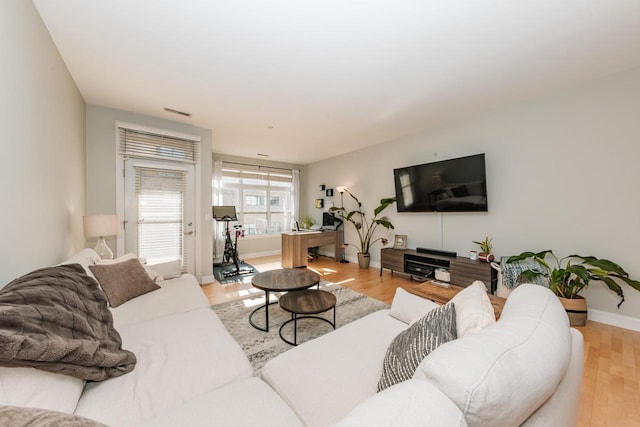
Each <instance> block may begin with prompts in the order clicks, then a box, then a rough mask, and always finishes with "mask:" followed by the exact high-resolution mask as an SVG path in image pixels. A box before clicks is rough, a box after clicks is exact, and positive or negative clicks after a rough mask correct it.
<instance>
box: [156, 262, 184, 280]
mask: <svg viewBox="0 0 640 427" xmlns="http://www.w3.org/2000/svg"><path fill="white" fill-rule="evenodd" d="M147 267H149V269H150V270H153V271H155V272H156V273H158V274H159V275H161V276H162V277H163V279H161V280H169V279H173V278H176V277H180V276H181V275H182V262H181V261H180V260H179V259H176V260H173V261H167V262H161V263H158V264H153V265H149V266H147Z"/></svg>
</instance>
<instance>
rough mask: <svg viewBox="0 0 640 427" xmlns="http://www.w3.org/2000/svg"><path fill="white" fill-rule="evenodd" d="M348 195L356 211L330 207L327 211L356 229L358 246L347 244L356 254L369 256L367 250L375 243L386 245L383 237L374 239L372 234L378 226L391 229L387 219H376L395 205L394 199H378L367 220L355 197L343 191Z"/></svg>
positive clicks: (347, 191)
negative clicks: (352, 247)
mask: <svg viewBox="0 0 640 427" xmlns="http://www.w3.org/2000/svg"><path fill="white" fill-rule="evenodd" d="M344 191H345V192H346V193H348V194H349V195H350V196H351V198H352V199H353V200H354V201H355V202H356V205H357V209H355V210H352V211H348V212H347V210H346V209H345V208H344V207H332V208H330V209H329V210H330V211H331V212H335V213H337V214H338V216H340V218H342V219H343V220H345V221H348V222H350V223H351V224H353V226H354V227H355V229H356V232H357V233H358V238H359V240H360V243H359V245H354V244H353V243H349V244H350V245H351V246H354V247H355V248H357V249H358V252H359V253H361V254H363V255H369V250H370V249H371V246H372V245H373V244H374V243H376V242H377V241H382V243H383V244H386V242H387V239H385V238H384V237H378V238H375V236H374V234H375V231H376V228H378V226H383V227H384V228H386V229H393V228H394V227H393V224H391V222H390V221H389V218H387V217H386V216H383V217H380V218H378V215H380V213H381V212H382V211H383V210H385V209H386V208H387V207H388V206H390V205H392V204H394V203H395V201H396V198H395V197H387V198H384V199H380V206H378V207H377V208H375V210H374V211H373V217H372V218H371V219H367V216H366V215H365V213H364V212H363V210H362V203H361V202H360V200H358V198H357V197H356V196H354V195H353V194H352V193H351V192H350V191H349V190H347V189H345V190H344Z"/></svg>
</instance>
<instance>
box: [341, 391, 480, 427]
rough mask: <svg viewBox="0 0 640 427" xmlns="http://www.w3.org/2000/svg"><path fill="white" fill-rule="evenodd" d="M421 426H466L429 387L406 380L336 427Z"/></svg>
mask: <svg viewBox="0 0 640 427" xmlns="http://www.w3.org/2000/svg"><path fill="white" fill-rule="evenodd" d="M427 420H428V422H427ZM422 425H429V427H453V426H466V425H467V424H466V422H465V420H464V417H463V415H462V412H460V409H458V407H457V406H456V405H455V404H454V403H453V402H451V401H450V400H449V399H448V398H447V396H445V395H444V394H443V393H442V392H441V391H440V390H438V389H437V388H435V387H434V386H433V384H430V383H428V382H426V381H420V380H408V381H405V382H402V383H400V384H396V385H394V386H392V387H389V388H388V389H386V390H384V391H382V392H380V393H378V394H376V395H375V396H372V397H370V398H369V399H367V400H365V401H364V402H362V403H361V404H359V405H358V406H356V407H355V408H354V409H353V410H352V411H351V412H350V413H349V414H348V415H347V416H346V417H345V418H343V419H342V420H341V421H340V422H338V423H337V424H336V427H351V426H361V427H364V426H422Z"/></svg>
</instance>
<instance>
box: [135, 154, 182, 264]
mask: <svg viewBox="0 0 640 427" xmlns="http://www.w3.org/2000/svg"><path fill="white" fill-rule="evenodd" d="M134 168H135V172H136V178H135V194H136V199H137V201H136V206H137V210H138V212H137V218H138V220H137V224H136V229H137V233H136V234H137V239H136V240H137V253H138V255H139V256H141V257H144V258H146V259H147V263H148V264H156V263H160V262H166V261H172V260H175V259H180V260H182V270H183V271H186V268H187V261H188V260H189V258H190V256H191V254H190V253H189V250H188V248H189V247H190V245H185V242H184V237H185V234H184V217H185V195H186V191H187V172H186V171H181V170H167V169H156V168H150V167H139V166H135V167H134Z"/></svg>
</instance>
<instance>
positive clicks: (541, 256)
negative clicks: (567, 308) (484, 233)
mask: <svg viewBox="0 0 640 427" xmlns="http://www.w3.org/2000/svg"><path fill="white" fill-rule="evenodd" d="M549 258H550V259H551V260H553V266H552V265H550V264H549V263H548V262H547V259H549ZM525 259H534V260H536V261H537V262H538V264H539V265H540V266H541V269H540V270H534V269H529V270H525V271H523V272H522V273H521V274H520V278H519V281H520V282H528V281H532V280H533V279H535V278H536V277H538V276H544V277H546V278H547V279H548V280H549V289H550V290H551V291H552V292H553V293H554V294H556V295H557V296H559V297H561V298H567V299H575V298H579V296H578V293H579V292H580V291H581V290H582V289H584V288H586V287H587V286H588V285H589V284H590V283H591V282H592V281H601V282H603V283H604V284H605V285H606V286H607V287H608V288H609V289H611V290H612V291H613V292H615V293H616V294H617V295H618V296H619V297H620V302H619V303H618V307H620V304H622V303H623V302H624V293H623V292H622V288H621V287H620V283H619V282H618V280H621V281H623V282H624V283H626V284H628V285H629V286H631V287H632V288H633V289H635V290H637V291H640V282H638V281H637V280H633V279H631V278H630V277H629V274H628V273H627V272H626V271H625V270H624V269H623V268H622V267H620V266H619V265H618V264H616V263H615V262H613V261H609V260H607V259H598V258H596V257H593V256H582V255H569V256H567V257H564V258H561V259H558V257H557V256H555V254H554V253H553V252H552V251H551V250H546V251H542V252H523V253H521V254H520V255H515V256H512V257H509V259H508V260H507V262H508V263H509V262H517V261H523V260H525Z"/></svg>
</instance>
